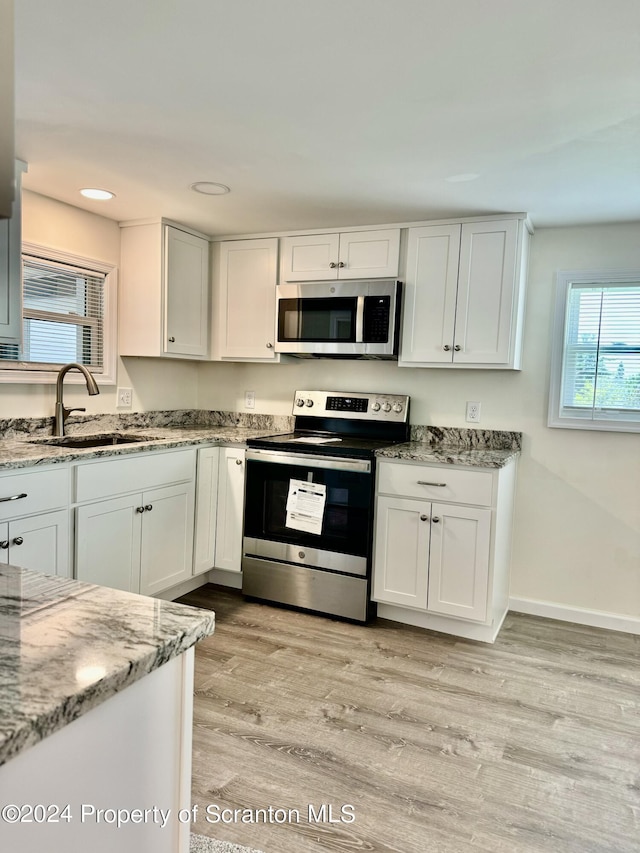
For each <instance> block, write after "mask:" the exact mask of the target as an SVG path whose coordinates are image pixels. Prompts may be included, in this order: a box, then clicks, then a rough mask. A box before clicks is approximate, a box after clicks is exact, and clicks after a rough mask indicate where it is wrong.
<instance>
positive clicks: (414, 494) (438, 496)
mask: <svg viewBox="0 0 640 853" xmlns="http://www.w3.org/2000/svg"><path fill="white" fill-rule="evenodd" d="M492 491H493V474H492V473H491V472H490V471H460V470H458V469H455V468H439V467H432V466H430V465H412V464H404V465H403V464H399V463H394V462H381V463H380V465H379V467H378V492H379V493H380V494H387V495H403V496H405V497H411V498H424V499H426V500H437V501H452V502H453V503H463V504H475V505H476V506H491V496H492Z"/></svg>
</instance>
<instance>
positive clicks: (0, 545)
mask: <svg viewBox="0 0 640 853" xmlns="http://www.w3.org/2000/svg"><path fill="white" fill-rule="evenodd" d="M8 547H9V540H8V539H3V540H2V542H0V548H2V550H3V551H6V550H7V548H8Z"/></svg>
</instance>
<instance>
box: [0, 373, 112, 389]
mask: <svg viewBox="0 0 640 853" xmlns="http://www.w3.org/2000/svg"><path fill="white" fill-rule="evenodd" d="M92 376H93V378H94V379H95V380H96V382H97V383H98V386H101V385H115V384H116V378H115V376H110V375H108V374H104V373H93V374H92ZM57 378H58V370H1V369H0V384H5V383H6V384H7V385H55V384H56V380H57ZM64 384H65V385H86V382H85V379H84V377H83V376H82V374H81V373H79V372H78V371H76V370H73V371H71V372H70V373H67V375H66V376H65V378H64Z"/></svg>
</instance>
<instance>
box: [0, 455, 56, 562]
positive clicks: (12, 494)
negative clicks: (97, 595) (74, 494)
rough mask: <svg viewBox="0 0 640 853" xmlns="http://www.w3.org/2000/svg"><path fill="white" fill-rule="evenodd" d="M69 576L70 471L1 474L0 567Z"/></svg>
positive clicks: (51, 470) (53, 469)
mask: <svg viewBox="0 0 640 853" xmlns="http://www.w3.org/2000/svg"><path fill="white" fill-rule="evenodd" d="M2 563H5V564H7V563H10V564H11V565H14V566H20V567H21V568H24V569H32V570H35V571H39V572H44V573H45V574H48V575H60V576H62V577H68V576H69V574H70V561H69V468H68V466H66V465H57V466H53V467H51V468H49V469H48V470H41V469H40V470H36V471H30V470H25V469H20V470H19V471H11V472H7V473H6V474H1V475H0V565H1V564H2Z"/></svg>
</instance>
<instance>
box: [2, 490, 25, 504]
mask: <svg viewBox="0 0 640 853" xmlns="http://www.w3.org/2000/svg"><path fill="white" fill-rule="evenodd" d="M26 497H28V495H27V493H26V492H23V493H22V494H21V495H11V497H10V498H0V504H3V503H4V502H5V501H19V500H20V499H21V498H26Z"/></svg>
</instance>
